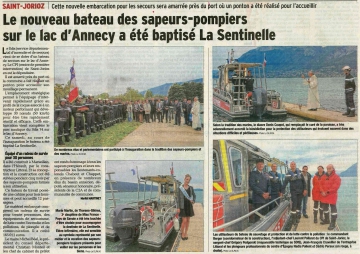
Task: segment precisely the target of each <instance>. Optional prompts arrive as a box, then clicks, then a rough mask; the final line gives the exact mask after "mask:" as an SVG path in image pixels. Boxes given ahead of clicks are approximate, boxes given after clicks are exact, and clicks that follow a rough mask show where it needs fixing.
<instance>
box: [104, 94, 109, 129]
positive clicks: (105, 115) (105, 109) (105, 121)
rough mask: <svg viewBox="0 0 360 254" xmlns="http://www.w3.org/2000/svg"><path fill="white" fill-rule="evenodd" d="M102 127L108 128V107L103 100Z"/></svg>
mask: <svg viewBox="0 0 360 254" xmlns="http://www.w3.org/2000/svg"><path fill="white" fill-rule="evenodd" d="M103 108H104V127H105V128H107V127H109V105H108V99H105V101H104V107H103Z"/></svg>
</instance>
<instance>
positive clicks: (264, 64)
mask: <svg viewBox="0 0 360 254" xmlns="http://www.w3.org/2000/svg"><path fill="white" fill-rule="evenodd" d="M263 66H264V67H265V66H266V55H265V53H264V62H263Z"/></svg>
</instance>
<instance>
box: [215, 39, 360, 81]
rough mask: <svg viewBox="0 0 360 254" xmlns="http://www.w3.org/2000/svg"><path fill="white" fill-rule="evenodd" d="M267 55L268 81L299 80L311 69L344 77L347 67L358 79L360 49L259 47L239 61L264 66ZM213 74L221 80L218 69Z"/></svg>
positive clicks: (245, 54) (325, 75)
mask: <svg viewBox="0 0 360 254" xmlns="http://www.w3.org/2000/svg"><path fill="white" fill-rule="evenodd" d="M264 55H265V56H266V77H268V78H299V77H300V76H301V74H305V75H307V72H308V71H309V70H313V71H314V73H315V75H316V76H317V77H341V76H343V72H342V70H341V69H342V67H344V66H345V65H349V66H350V67H351V68H352V69H353V70H352V75H353V76H357V47H356V46H328V47H321V46H306V47H258V48H256V49H253V50H250V51H248V52H246V53H244V54H243V55H241V56H240V57H239V58H237V61H238V62H248V63H263V62H264ZM215 67H217V66H214V68H215ZM212 74H213V78H218V71H217V70H213V73H212Z"/></svg>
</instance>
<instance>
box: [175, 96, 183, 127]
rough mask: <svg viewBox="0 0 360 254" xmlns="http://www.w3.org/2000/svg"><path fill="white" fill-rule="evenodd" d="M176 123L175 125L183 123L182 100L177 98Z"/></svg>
mask: <svg viewBox="0 0 360 254" xmlns="http://www.w3.org/2000/svg"><path fill="white" fill-rule="evenodd" d="M174 107H175V123H174V125H180V123H181V110H182V109H181V102H179V101H178V100H175V105H174Z"/></svg>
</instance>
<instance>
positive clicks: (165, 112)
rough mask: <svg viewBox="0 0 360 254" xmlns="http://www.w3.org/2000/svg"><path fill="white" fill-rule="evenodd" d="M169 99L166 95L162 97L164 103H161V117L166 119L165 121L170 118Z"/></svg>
mask: <svg viewBox="0 0 360 254" xmlns="http://www.w3.org/2000/svg"><path fill="white" fill-rule="evenodd" d="M170 106H171V104H170V101H169V99H168V97H165V98H164V103H163V119H164V118H165V119H166V122H168V121H169V122H171V120H170V119H169V109H170Z"/></svg>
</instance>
